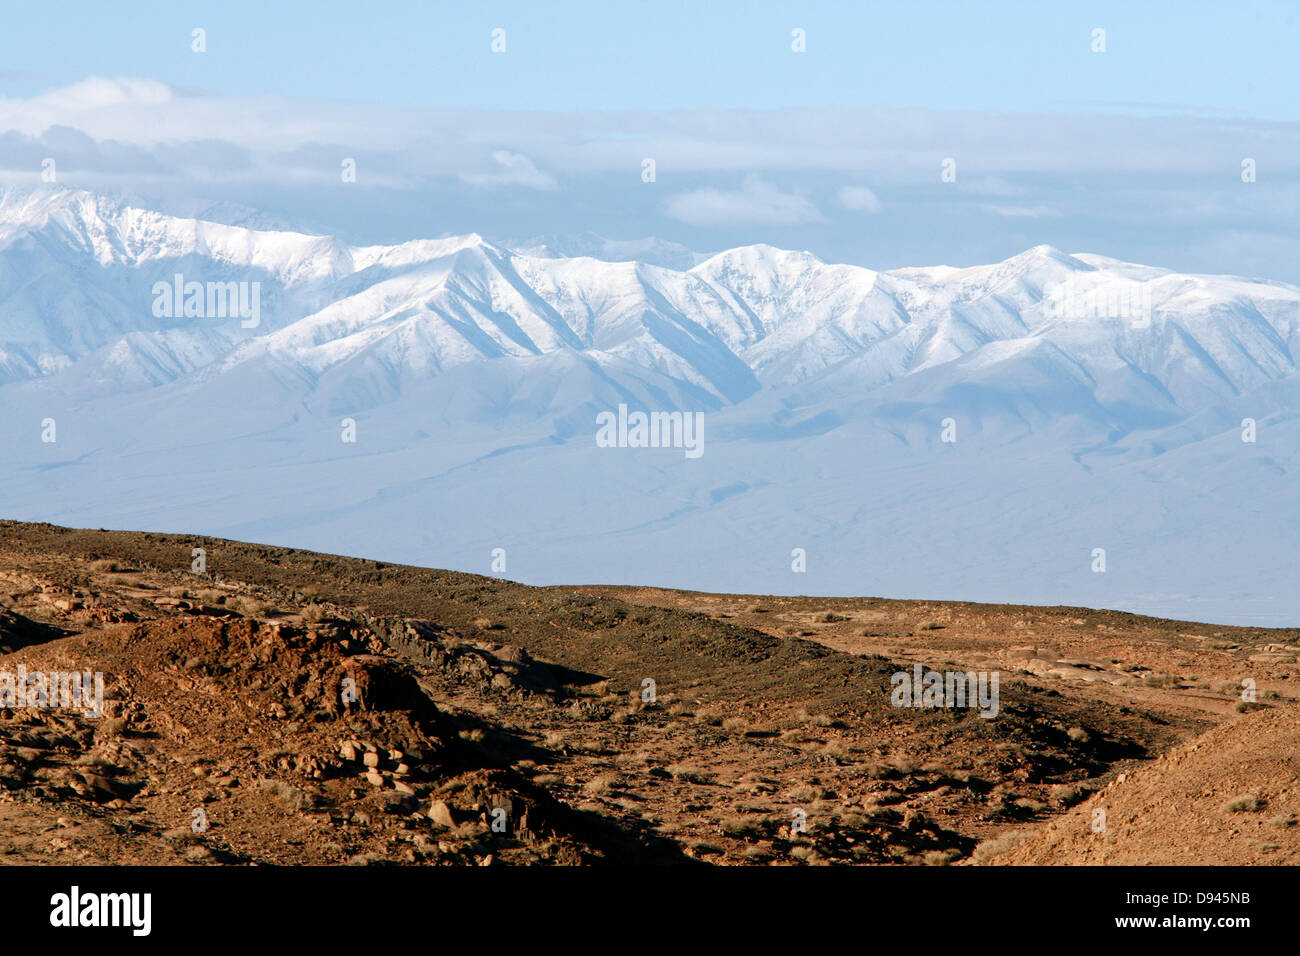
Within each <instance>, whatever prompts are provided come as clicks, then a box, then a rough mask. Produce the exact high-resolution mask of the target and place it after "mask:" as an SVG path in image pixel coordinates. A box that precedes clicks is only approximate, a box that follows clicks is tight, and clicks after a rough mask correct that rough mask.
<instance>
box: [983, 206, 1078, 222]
mask: <svg viewBox="0 0 1300 956" xmlns="http://www.w3.org/2000/svg"><path fill="white" fill-rule="evenodd" d="M980 209H982V210H984V211H985V212H987V213H992V214H993V215H995V216H1001V217H1002V218H1003V219H1051V218H1054V217H1056V216H1059V215H1060V214H1061V213H1060V211H1059V210H1057V209H1054V208H1052V207H1051V206H1007V205H999V204H997V203H981V204H980Z"/></svg>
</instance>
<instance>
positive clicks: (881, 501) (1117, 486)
mask: <svg viewBox="0 0 1300 956" xmlns="http://www.w3.org/2000/svg"><path fill="white" fill-rule="evenodd" d="M241 216H242V218H243V221H249V222H258V219H257V217H256V215H255V214H252V213H249V214H241ZM430 231H431V232H434V231H436V230H435V229H431V230H430ZM574 251H576V252H580V253H584V254H581V255H568V254H565V253H567V252H574ZM646 260H651V261H646ZM654 263H660V264H654ZM194 284H197V285H194ZM192 288H194V289H197V290H198V293H197V295H196V297H194V298H193V300H192V302H193V306H194V307H193V308H192V309H190V308H187V307H186V306H185V302H186V301H187V300H189V299H190V292H189V290H190V289H192ZM213 289H216V290H217V291H216V300H215V301H216V302H217V303H218V305H219V304H220V303H221V301H222V295H223V294H224V293H225V292H229V293H230V294H231V295H233V296H234V298H232V299H231V300H230V301H231V302H232V303H233V302H236V301H239V297H238V295H237V294H236V292H237V291H238V293H240V294H242V295H243V296H244V301H245V302H246V301H247V299H248V298H249V296H250V294H251V296H252V297H254V298H255V299H256V305H257V312H256V316H255V321H254V320H253V319H250V318H249V317H248V314H242V315H241V314H232V311H222V310H221V309H220V308H217V309H215V310H214V309H213V302H214V300H213ZM168 290H175V292H174V295H173V293H172V292H171V291H168ZM160 303H161V306H160ZM173 305H175V306H181V307H180V308H173ZM1298 347H1300V289H1297V288H1296V287H1294V286H1291V285H1286V284H1283V283H1277V282H1269V281H1261V280H1255V279H1246V278H1237V277H1231V276H1201V275H1183V274H1178V273H1175V272H1172V271H1169V270H1166V269H1161V268H1155V267H1150V266H1142V265H1136V264H1132V263H1125V262H1120V261H1117V260H1113V259H1108V258H1105V257H1102V256H1097V255H1088V254H1073V255H1067V254H1066V253H1063V252H1060V251H1058V250H1056V249H1053V248H1051V247H1049V246H1037V247H1035V248H1032V249H1029V250H1028V251H1026V252H1023V253H1021V254H1019V255H1016V256H1013V257H1012V258H1010V259H1007V260H1005V261H1003V262H1000V263H996V264H993V265H987V266H977V267H971V268H949V267H943V266H940V267H932V268H914V269H897V270H892V271H873V270H871V269H867V268H862V267H859V266H852V265H836V264H830V263H825V262H822V261H821V260H820V259H818V258H817V257H816V256H814V255H812V254H810V253H807V252H794V251H785V250H780V249H775V248H772V247H770V246H764V245H754V246H745V247H741V248H736V249H731V250H727V251H725V252H722V253H719V254H717V255H712V256H709V257H707V258H705V257H702V256H697V255H696V254H694V253H691V252H690V251H689V250H686V249H684V248H683V247H680V246H676V245H675V244H672V243H665V242H661V241H658V240H643V241H637V242H611V241H608V240H602V239H600V238H599V237H592V236H583V237H576V238H574V239H572V240H564V239H563V237H550V238H547V239H539V240H533V241H529V242H511V243H495V242H491V241H488V240H486V239H484V238H482V237H480V236H477V235H467V236H454V237H448V238H441V239H422V240H415V241H411V242H405V243H402V244H399V245H393V246H352V245H349V244H347V243H345V242H342V241H340V240H338V239H336V238H331V237H324V236H311V235H304V234H299V233H295V232H287V231H263V230H257V229H250V228H246V227H244V226H240V225H223V224H220V223H216V222H210V221H203V220H196V219H184V218H179V217H175V216H169V215H166V214H163V213H160V212H157V211H151V210H147V209H140V208H135V207H133V206H131V205H127V204H124V203H122V202H120V201H116V200H113V199H109V198H106V197H103V196H96V195H93V194H89V193H85V192H79V191H74V190H64V189H54V188H44V189H35V190H16V189H11V190H7V191H5V192H3V193H0V408H3V411H4V415H3V421H2V422H0V439H2V440H3V441H4V443H5V447H6V448H8V449H9V451H10V455H9V457H10V462H9V465H8V467H6V468H5V469H4V470H3V472H0V514H5V515H7V516H10V517H19V518H27V519H40V520H50V521H55V522H59V523H65V524H83V525H96V526H115V527H138V528H149V529H157V530H182V531H184V530H189V531H194V532H207V533H215V534H224V535H227V536H234V537H241V538H246V539H255V540H264V541H268V542H274V543H282V544H289V545H297V546H306V547H315V548H318V549H322V550H330V551H340V552H348V553H363V554H366V555H368V556H373V557H381V558H386V559H390V560H404V561H410V562H414V563H423V564H432V565H443V566H450V567H457V568H463V569H466V570H473V571H482V572H486V571H487V570H488V562H489V560H490V559H489V557H488V555H489V554H490V553H491V551H492V550H493V549H494V548H498V547H500V548H503V549H505V551H506V553H507V555H508V557H507V568H506V571H505V574H506V575H507V576H510V577H514V578H519V579H523V580H530V581H534V582H538V583H541V582H547V581H560V580H564V581H568V582H578V581H592V582H596V581H627V582H636V583H647V584H666V585H676V586H688V587H695V588H702V589H723V588H725V589H729V590H745V591H764V590H766V591H778V592H801V593H854V594H861V593H876V594H885V595H892V596H909V597H918V596H919V597H927V596H928V597H935V598H944V597H962V598H968V599H974V600H999V601H1023V602H1035V603H1037V602H1042V601H1049V602H1061V603H1078V604H1090V605H1105V606H1116V607H1131V608H1136V609H1140V610H1149V611H1158V612H1166V613H1169V614H1171V615H1175V616H1186V617H1200V618H1209V619H1222V620H1224V621H1233V622H1251V621H1260V622H1272V623H1295V619H1296V618H1297V617H1300V598H1298V597H1295V596H1294V595H1293V589H1292V588H1290V586H1289V585H1290V581H1289V574H1286V573H1284V572H1286V571H1289V565H1290V564H1291V561H1290V560H1289V559H1290V558H1292V557H1293V556H1294V554H1295V547H1294V545H1293V544H1292V542H1291V540H1290V538H1291V533H1290V527H1289V525H1288V523H1289V522H1290V521H1291V520H1292V519H1293V518H1294V517H1296V516H1297V514H1300V507H1297V504H1296V503H1295V502H1294V501H1293V499H1295V498H1296V497H1297V496H1296V495H1295V494H1294V482H1292V481H1291V475H1292V473H1293V469H1294V467H1295V464H1296V458H1295V448H1296V447H1297V444H1296V438H1297V428H1296V415H1295V410H1296V409H1297V407H1300V405H1298V404H1297V397H1298V396H1300V388H1297V384H1298V383H1300V379H1298V378H1297V368H1296V363H1295V359H1294V356H1295V355H1296V354H1297V349H1298ZM620 404H621V405H626V406H628V407H629V408H632V409H639V410H645V411H649V412H653V411H660V412H665V411H674V410H676V411H689V412H704V413H706V414H705V416H704V420H705V422H706V426H705V427H706V432H705V441H706V443H707V444H706V452H705V454H704V455H703V456H701V457H700V458H699V459H698V460H696V461H692V460H687V459H685V458H683V456H681V455H680V454H677V455H671V454H666V453H665V450H664V449H648V448H647V449H640V448H619V449H617V450H616V449H610V448H600V447H597V445H596V442H595V438H594V436H595V433H596V426H595V419H596V415H598V414H599V413H601V412H603V411H609V410H613V409H615V408H617V407H618V406H619V405H620ZM344 419H347V420H349V421H352V422H353V423H355V424H354V428H353V432H354V434H355V436H356V440H355V441H347V440H345V439H344V438H343V437H342V436H343V434H344V432H343V429H344V425H343V420H344ZM47 420H53V422H54V423H55V428H56V436H57V437H56V438H55V440H53V441H49V440H45V441H42V437H46V438H47V439H48V437H49V436H48V435H45V434H44V432H43V427H42V422H45V421H47ZM796 548H801V549H803V550H804V552H805V553H806V555H807V557H806V562H807V571H805V572H797V571H794V570H792V568H791V565H792V557H791V554H792V552H793V551H794V549H796ZM1098 548H1101V549H1105V550H1106V559H1107V568H1106V571H1105V572H1104V573H1102V572H1099V571H1097V570H1095V566H1096V560H1095V557H1094V552H1095V549H1098Z"/></svg>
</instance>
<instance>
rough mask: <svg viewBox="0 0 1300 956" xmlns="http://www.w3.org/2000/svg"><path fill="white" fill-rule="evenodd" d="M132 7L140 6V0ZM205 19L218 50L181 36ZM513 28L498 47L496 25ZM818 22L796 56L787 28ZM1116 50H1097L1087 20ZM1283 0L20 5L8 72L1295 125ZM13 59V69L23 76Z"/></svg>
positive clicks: (459, 94)
mask: <svg viewBox="0 0 1300 956" xmlns="http://www.w3.org/2000/svg"><path fill="white" fill-rule="evenodd" d="M127 11H130V13H129V14H128V13H127ZM196 26H197V27H203V28H205V29H206V30H207V33H208V52H207V55H206V56H203V57H198V56H194V55H192V54H191V51H190V31H191V29H192V28H193V27H196ZM496 27H502V28H504V29H505V30H506V39H507V55H505V56H493V55H492V54H491V52H490V50H489V34H490V31H491V30H492V29H493V28H496ZM796 27H800V28H803V29H804V30H806V31H807V53H806V54H804V55H802V56H793V55H791V50H790V43H791V38H790V31H791V30H792V29H794V28H796ZM1097 27H1100V28H1103V29H1105V30H1106V46H1107V49H1106V53H1105V54H1104V55H1096V54H1093V53H1092V51H1091V33H1092V30H1093V29H1094V28H1097ZM1298 49H1300V5H1297V4H1295V3H1287V2H1247V3H1242V4H1224V3H1208V2H1188V0H1183V2H1139V3H1134V2H1132V0H1128V2H1088V3H1078V2H1043V0H1037V2H1017V0H999V2H997V3H987V4H986V3H970V2H925V0H919V2H908V3H848V2H839V3H825V2H822V3H817V2H811V3H810V2H799V3H773V2H746V3H734V2H733V3H699V2H686V0H655V2H636V0H633V2H628V3H609V2H607V0H603V2H586V0H584V2H569V3H554V4H541V3H535V2H529V3H491V2H487V3H471V4H465V3H446V2H388V3H376V4H358V3H356V2H355V0H346V2H339V0H318V2H311V3H291V2H286V3H220V4H218V3H183V2H181V3H177V2H135V3H126V4H102V3H94V4H91V3H72V4H63V5H59V6H58V7H51V6H46V5H42V4H14V5H11V6H10V7H9V9H7V10H6V24H5V30H4V31H3V33H0V62H3V63H4V64H5V68H6V74H5V77H6V78H5V80H4V87H5V89H6V90H8V91H16V92H20V93H28V94H29V93H31V92H35V91H36V89H37V88H39V87H41V86H42V85H47V86H48V85H52V84H66V83H70V82H72V81H75V80H78V79H81V78H82V77H84V76H86V75H88V74H95V75H104V76H118V75H146V76H151V77H154V78H156V79H159V80H162V81H164V82H166V83H168V84H171V85H173V86H178V87H192V88H195V89H202V90H206V91H210V92H214V93H220V94H224V95H235V96H247V95H257V94H263V93H275V94H282V95H286V96H301V97H320V98H325V99H339V100H351V101H355V102H361V103H371V104H377V105H384V106H394V107H408V108H438V107H455V108H466V109H479V108H484V109H528V110H590V109H599V110H605V109H692V108H699V107H724V108H725V107H749V108H756V109H771V108H783V107H794V106H825V105H847V106H891V107H919V108H926V109H944V110H948V109H961V110H1016V111H1027V110H1028V111H1041V110H1079V109H1097V108H1107V109H1139V110H1153V109H1154V110H1158V111H1166V112H1168V111H1175V112H1176V111H1184V110H1187V111H1211V112H1216V111H1217V112H1224V113H1230V114H1234V115H1249V116H1254V117H1261V118H1269V119H1279V120H1296V119H1300V99H1298V98H1297V96H1296V85H1295V57H1296V52H1297V50H1298ZM15 74H18V75H17V76H15Z"/></svg>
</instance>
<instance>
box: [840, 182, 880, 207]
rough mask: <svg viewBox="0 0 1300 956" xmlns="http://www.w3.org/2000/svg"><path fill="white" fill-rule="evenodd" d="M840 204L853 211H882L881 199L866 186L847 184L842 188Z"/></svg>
mask: <svg viewBox="0 0 1300 956" xmlns="http://www.w3.org/2000/svg"><path fill="white" fill-rule="evenodd" d="M839 198H840V205H841V206H843V207H844V208H845V209H848V210H849V211H851V212H869V213H877V212H880V199H879V197H877V196H876V194H875V193H873V192H872V191H871V190H870V189H868V188H867V187H866V186H845V187H844V188H843V189H841V190H840V197H839Z"/></svg>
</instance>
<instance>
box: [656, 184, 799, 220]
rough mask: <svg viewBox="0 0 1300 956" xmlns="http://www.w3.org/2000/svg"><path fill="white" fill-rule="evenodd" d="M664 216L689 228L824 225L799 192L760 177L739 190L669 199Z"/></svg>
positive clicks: (698, 192)
mask: <svg viewBox="0 0 1300 956" xmlns="http://www.w3.org/2000/svg"><path fill="white" fill-rule="evenodd" d="M664 213H665V214H666V215H667V216H668V217H669V218H671V219H676V220H677V221H678V222H684V223H686V224H687V225H689V226H732V225H783V226H791V225H802V224H804V223H810V222H825V219H824V217H823V216H822V214H821V212H819V211H818V209H817V207H816V206H814V205H813V204H812V202H810V201H809V200H808V198H807V197H806V196H803V195H800V194H799V193H787V192H782V191H781V190H780V189H778V188H777V187H776V186H773V185H772V184H771V183H768V182H764V181H763V180H762V179H759V178H758V177H757V176H748V177H746V179H745V183H744V185H743V186H742V187H741V188H740V189H738V190H726V189H714V188H712V187H709V188H706V189H694V190H691V191H689V192H684V193H678V194H677V195H675V196H673V197H672V198H671V199H669V200H668V203H667V205H666V206H665V207H664Z"/></svg>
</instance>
